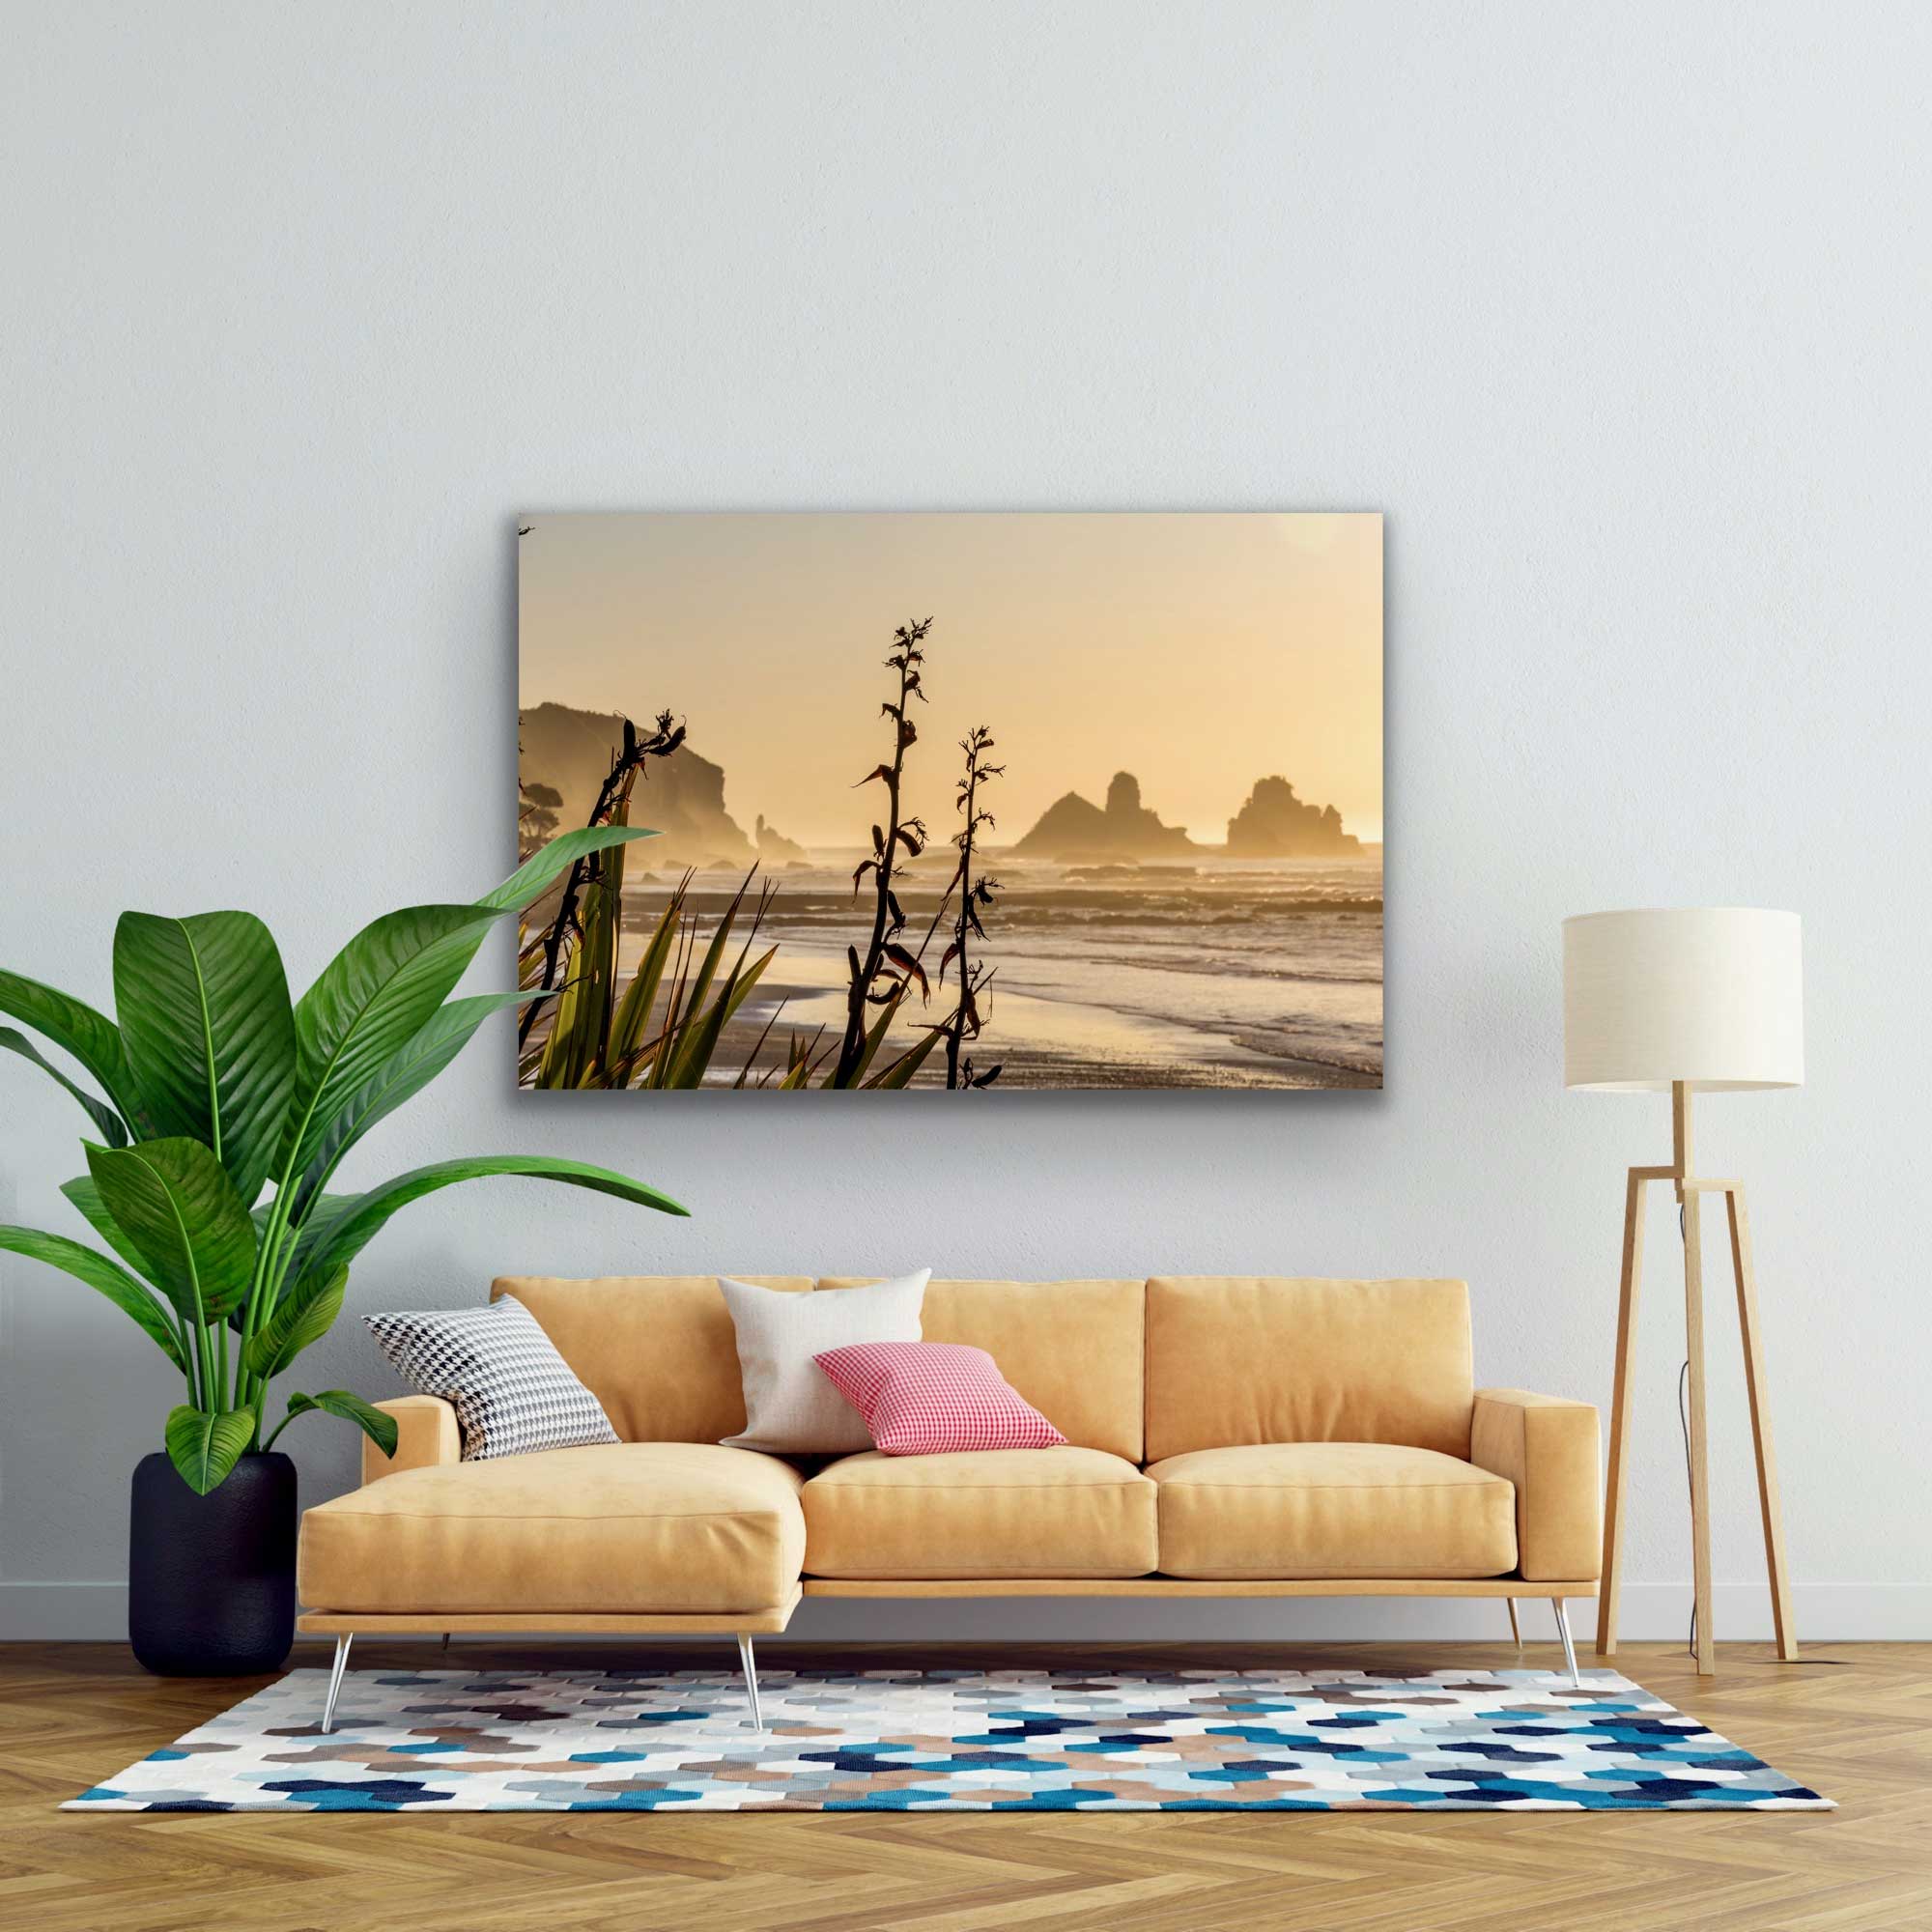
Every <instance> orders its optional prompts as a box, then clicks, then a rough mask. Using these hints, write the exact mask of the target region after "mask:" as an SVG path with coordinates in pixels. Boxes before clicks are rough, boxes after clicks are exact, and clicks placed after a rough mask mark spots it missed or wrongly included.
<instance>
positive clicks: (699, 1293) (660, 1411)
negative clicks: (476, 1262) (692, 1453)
mask: <svg viewBox="0 0 1932 1932" xmlns="http://www.w3.org/2000/svg"><path fill="white" fill-rule="evenodd" d="M734 1278H735V1279H736V1280H739V1281H749V1282H754V1283H756V1285H757V1286H758V1287H760V1288H781V1289H789V1290H791V1291H793V1292H794V1293H801V1294H803V1293H810V1288H811V1277H810V1275H803V1274H794V1275H775V1274H744V1275H738V1276H736V1277H734ZM503 1294H514V1295H515V1296H516V1297H517V1299H518V1300H519V1301H521V1302H522V1303H523V1304H524V1306H525V1307H526V1308H527V1309H528V1310H529V1311H530V1313H531V1314H532V1315H534V1316H535V1317H536V1318H537V1320H538V1321H540V1322H541V1323H542V1324H543V1330H544V1333H545V1334H546V1335H548V1336H549V1337H550V1339H551V1341H552V1342H553V1343H554V1345H555V1348H556V1351H557V1353H558V1354H559V1355H561V1356H562V1357H563V1359H564V1360H565V1361H566V1362H568V1363H569V1364H570V1366H571V1369H572V1370H573V1371H574V1372H575V1374H576V1376H577V1378H578V1379H579V1380H580V1381H582V1383H583V1384H584V1386H585V1387H586V1388H588V1389H589V1391H590V1392H591V1394H592V1395H594V1396H595V1397H596V1398H597V1400H598V1401H599V1402H600V1403H602V1404H603V1406H604V1413H605V1414H606V1415H608V1416H609V1417H610V1418H611V1427H612V1428H613V1429H614V1430H615V1431H616V1432H617V1434H618V1435H619V1437H621V1438H622V1440H624V1441H626V1442H722V1441H723V1440H724V1439H725V1436H727V1435H737V1434H738V1433H739V1431H741V1430H742V1429H743V1428H744V1426H745V1394H744V1388H743V1385H742V1384H741V1382H740V1381H739V1378H738V1331H737V1329H736V1328H734V1327H733V1326H732V1324H731V1317H730V1315H729V1313H728V1312H727V1311H726V1309H725V1296H724V1294H723V1293H721V1292H720V1290H719V1287H718V1277H717V1276H716V1275H715V1274H693V1275H601V1276H597V1277H594V1278H592V1279H590V1280H583V1281H573V1280H568V1279H564V1278H561V1277H558V1276H555V1275H526V1274H512V1275H503V1276H501V1277H500V1278H499V1279H498V1280H497V1281H495V1282H493V1283H492V1284H491V1286H490V1298H491V1300H493V1301H494V1300H496V1299H497V1296H498V1295H503Z"/></svg>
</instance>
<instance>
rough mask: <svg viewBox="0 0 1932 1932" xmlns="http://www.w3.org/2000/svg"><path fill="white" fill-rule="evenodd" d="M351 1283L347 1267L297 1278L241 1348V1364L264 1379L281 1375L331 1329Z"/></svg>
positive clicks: (251, 1373) (249, 1371)
mask: <svg viewBox="0 0 1932 1932" xmlns="http://www.w3.org/2000/svg"><path fill="white" fill-rule="evenodd" d="M348 1286H349V1270H348V1269H347V1268H346V1267H339V1268H335V1269H333V1270H331V1271H330V1272H329V1273H327V1274H323V1275H315V1276H312V1277H310V1278H309V1279H308V1280H306V1281H298V1282H297V1283H296V1285H295V1286H294V1287H293V1288H292V1289H290V1290H289V1292H288V1293H286V1294H284V1295H283V1296H282V1298H281V1299H280V1301H278V1302H277V1303H276V1304H275V1312H274V1313H273V1314H272V1315H271V1316H270V1318H269V1320H268V1321H267V1322H266V1323H265V1324H264V1325H263V1327H262V1329H261V1331H260V1333H258V1334H257V1335H256V1337H255V1338H254V1340H253V1341H252V1342H250V1343H249V1344H248V1346H247V1347H246V1348H245V1349H244V1350H242V1352H241V1366H242V1367H243V1368H244V1369H246V1370H247V1371H248V1373H249V1374H250V1375H251V1376H260V1377H261V1378H262V1379H263V1380H264V1381H267V1380H268V1379H269V1378H270V1377H271V1376H278V1375H280V1374H281V1372H282V1371H283V1370H284V1369H285V1368H287V1367H288V1365H289V1364H290V1363H291V1362H292V1361H294V1360H295V1358H296V1357H297V1356H298V1355H299V1354H300V1353H301V1351H302V1350H304V1349H306V1348H307V1347H308V1346H309V1345H310V1344H311V1343H312V1342H319V1341H321V1340H322V1338H323V1337H324V1336H325V1335H327V1333H328V1330H329V1325H330V1323H331V1322H333V1321H334V1320H335V1318H336V1317H337V1316H338V1315H339V1314H341V1312H342V1292H343V1290H344V1289H346V1288H347V1287H348Z"/></svg>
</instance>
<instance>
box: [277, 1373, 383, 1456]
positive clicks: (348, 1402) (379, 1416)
mask: <svg viewBox="0 0 1932 1932" xmlns="http://www.w3.org/2000/svg"><path fill="white" fill-rule="evenodd" d="M312 1410H319V1411H320V1412H321V1413H322V1414H324V1415H339V1416H340V1417H341V1418H342V1419H343V1421H345V1422H353V1423H354V1424H355V1426H356V1428H357V1429H359V1430H360V1431H361V1432H362V1433H363V1435H366V1436H367V1437H368V1438H369V1440H370V1441H371V1442H373V1443H374V1444H375V1445H376V1447H377V1448H379V1449H380V1450H381V1451H382V1452H383V1454H384V1455H385V1456H393V1455H394V1454H395V1453H396V1438H397V1436H398V1435H400V1434H401V1432H400V1430H399V1429H398V1428H397V1426H396V1418H395V1417H394V1416H393V1415H387V1414H384V1411H383V1410H382V1409H380V1408H378V1407H377V1406H376V1405H375V1404H374V1403H373V1402H364V1401H363V1400H362V1398H361V1397H360V1396H359V1395H353V1394H351V1393H350V1391H349V1390H348V1389H323V1390H322V1391H321V1392H320V1393H319V1394H316V1395H292V1396H290V1398H289V1412H288V1414H287V1415H285V1416H284V1417H283V1418H282V1420H281V1422H280V1423H279V1424H278V1425H277V1427H276V1430H275V1435H280V1434H281V1433H282V1431H283V1430H284V1429H286V1428H287V1427H288V1426H289V1424H290V1423H292V1422H293V1421H294V1420H295V1419H296V1417H297V1416H298V1415H307V1414H309V1413H310V1412H311V1411H312ZM275 1435H271V1436H270V1437H269V1440H270V1442H272V1441H273V1440H274V1439H275Z"/></svg>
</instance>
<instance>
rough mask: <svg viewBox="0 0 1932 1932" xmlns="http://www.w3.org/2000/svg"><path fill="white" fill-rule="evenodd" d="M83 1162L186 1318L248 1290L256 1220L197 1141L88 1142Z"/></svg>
mask: <svg viewBox="0 0 1932 1932" xmlns="http://www.w3.org/2000/svg"><path fill="white" fill-rule="evenodd" d="M87 1166H88V1171H89V1172H90V1173H91V1174H92V1175H93V1176H94V1180H95V1184H96V1185H97V1186H98V1187H99V1190H100V1200H101V1203H102V1205H103V1206H104V1207H105V1208H106V1209H107V1211H108V1213H110V1214H111V1215H113V1217H114V1219H115V1220H116V1222H118V1223H119V1224H120V1227H121V1231H122V1233H123V1234H125V1235H126V1236H127V1237H128V1241H129V1243H130V1244H131V1245H132V1246H133V1248H134V1250H135V1252H136V1253H138V1254H139V1255H140V1256H141V1257H142V1259H143V1260H144V1261H145V1262H146V1263H147V1269H146V1272H147V1273H148V1274H149V1275H151V1276H152V1277H153V1278H154V1280H155V1281H156V1283H158V1284H159V1286H160V1287H161V1289H162V1290H163V1292H164V1293H166V1294H167V1297H168V1299H169V1300H170V1301H172V1302H173V1303H174V1305H175V1308H176V1310H177V1311H178V1312H179V1313H180V1314H181V1316H182V1317H183V1319H184V1320H185V1321H193V1322H195V1323H197V1324H199V1323H201V1322H205V1321H217V1320H218V1319H219V1318H220V1317H222V1316H224V1315H226V1314H227V1313H228V1311H229V1310H230V1309H231V1308H233V1307H235V1306H236V1305H237V1304H238V1303H239V1302H240V1301H241V1299H242V1298H243V1297H244V1296H245V1295H246V1294H247V1293H248V1281H249V1277H250V1275H251V1274H252V1273H253V1271H254V1267H255V1224H254V1222H252V1221H251V1220H250V1219H249V1218H248V1209H247V1208H246V1207H245V1206H244V1205H243V1203H242V1200H241V1196H240V1195H239V1194H238V1193H236V1191H235V1183H234V1182H233V1181H232V1180H231V1179H229V1178H228V1170H227V1169H226V1168H224V1167H223V1166H222V1165H221V1163H220V1162H219V1161H218V1160H216V1159H215V1157H214V1155H213V1153H212V1152H211V1151H209V1150H208V1149H207V1148H205V1147H203V1146H202V1144H201V1143H200V1142H199V1141H191V1140H186V1139H171V1140H160V1141H142V1142H141V1143H139V1144H138V1145H137V1146H134V1147H130V1148H103V1147H89V1149H88V1150H87Z"/></svg>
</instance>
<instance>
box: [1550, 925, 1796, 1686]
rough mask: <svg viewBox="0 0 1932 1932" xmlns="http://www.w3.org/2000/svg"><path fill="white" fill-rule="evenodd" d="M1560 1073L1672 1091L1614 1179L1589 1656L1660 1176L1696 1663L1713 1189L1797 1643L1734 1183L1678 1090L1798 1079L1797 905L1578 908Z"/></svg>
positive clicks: (1617, 1576) (1786, 1624) (1614, 1546)
mask: <svg viewBox="0 0 1932 1932" xmlns="http://www.w3.org/2000/svg"><path fill="white" fill-rule="evenodd" d="M1563 1047H1564V1084H1565V1085H1566V1086H1569V1087H1574V1088H1580V1089H1584V1090H1586V1091H1594V1092H1597V1093H1606V1094H1665V1093H1667V1094H1669V1095H1670V1123H1671V1151H1670V1165H1669V1166H1668V1167H1634V1168H1632V1169H1631V1170H1630V1179H1629V1182H1628V1184H1627V1185H1626V1187H1625V1190H1624V1260H1623V1288H1622V1294H1621V1297H1620V1299H1619V1302H1618V1307H1617V1366H1616V1384H1615V1388H1614V1390H1613V1392H1612V1395H1611V1401H1610V1466H1609V1487H1608V1493H1607V1494H1606V1496H1605V1502H1604V1569H1603V1581H1602V1586H1601V1596H1600V1600H1599V1603H1598V1608H1597V1655H1598V1656H1599V1657H1610V1656H1613V1655H1614V1654H1615V1652H1616V1647H1617V1597H1618V1591H1619V1589H1620V1587H1621V1585H1622V1582H1623V1569H1622V1542H1623V1524H1624V1492H1625V1490H1626V1488H1627V1487H1628V1464H1629V1452H1630V1413H1631V1392H1632V1391H1631V1382H1632V1375H1631V1371H1632V1362H1633V1358H1634V1354H1635V1350H1636V1317H1637V1297H1638V1292H1639V1290H1640V1288H1641V1286H1642V1280H1643V1209H1644V1205H1645V1189H1646V1188H1647V1187H1648V1186H1649V1185H1650V1184H1651V1183H1652V1182H1653V1181H1668V1182H1670V1184H1671V1186H1672V1188H1673V1189H1674V1191H1675V1193H1676V1196H1677V1200H1678V1202H1679V1204H1680V1205H1681V1207H1682V1208H1683V1221H1684V1325H1685V1354H1686V1356H1687V1358H1688V1361H1689V1367H1690V1374H1689V1378H1688V1379H1689V1382H1690V1431H1689V1433H1690V1539H1691V1563H1692V1568H1693V1570H1694V1572H1695V1577H1696V1601H1697V1623H1696V1633H1697V1635H1696V1652H1697V1670H1698V1674H1699V1675H1700V1676H1705V1677H1708V1676H1711V1675H1712V1674H1714V1673H1715V1671H1716V1669H1717V1655H1718V1654H1717V1631H1716V1627H1715V1620H1714V1618H1713V1616H1712V1613H1711V1508H1710V1464H1709V1454H1708V1448H1707V1444H1706V1437H1705V1404H1704V1270H1703V1250H1702V1245H1701V1239H1700V1237H1701V1235H1702V1232H1703V1209H1704V1203H1705V1200H1706V1198H1707V1197H1709V1196H1720V1197H1721V1198H1722V1200H1723V1204H1724V1213H1725V1218H1726V1221H1727V1222H1728V1224H1729V1229H1730V1237H1731V1271H1732V1274H1733V1277H1734V1278H1735V1280H1736V1283H1737V1292H1738V1327H1739V1330H1740V1333H1741V1335H1742V1338H1743V1342H1744V1355H1745V1388H1746V1392H1747V1395H1748V1397H1749V1402H1750V1419H1751V1435H1752V1436H1753V1438H1754V1440H1755V1443H1756V1447H1757V1492H1758V1506H1759V1510H1760V1513H1761V1514H1762V1516H1763V1519H1764V1553H1765V1562H1766V1566H1767V1568H1768V1569H1769V1571H1770V1575H1771V1612H1772V1618H1773V1622H1774V1625H1775V1627H1776V1633H1777V1654H1778V1656H1779V1657H1781V1658H1784V1659H1786V1660H1790V1659H1793V1658H1795V1657H1796V1656H1797V1655H1798V1638H1797V1634H1796V1633H1795V1631H1794V1630H1793V1629H1792V1623H1791V1601H1790V1590H1789V1586H1788V1584H1787V1582H1786V1578H1785V1569H1784V1528H1783V1523H1782V1521H1781V1520H1780V1518H1779V1514H1778V1504H1777V1461H1776V1456H1775V1455H1774V1454H1773V1451H1772V1442H1771V1407H1770V1398H1769V1396H1768V1394H1767V1393H1766V1389H1765V1380H1764V1352H1763V1347H1762V1343H1761V1339H1760V1335H1759V1329H1758V1313H1757V1278H1756V1275H1755V1272H1754V1270H1753V1268H1752V1264H1751V1244H1750V1223H1749V1221H1748V1219H1747V1216H1746V1212H1745V1190H1744V1183H1743V1182H1742V1181H1739V1180H1711V1179H1705V1178H1704V1177H1702V1176H1700V1175H1699V1174H1698V1173H1697V1172H1696V1169H1695V1165H1694V1162H1693V1158H1692V1154H1691V1138H1690V1096H1691V1095H1692V1094H1696V1093H1700V1092H1701V1093H1706V1094H1722V1093H1739V1092H1747V1091H1751V1090H1755V1089H1760V1088H1767V1087H1796V1086H1798V1085H1799V1084H1800V1083H1801V1082H1802V1081H1803V1080H1804V1001H1803V975H1802V970H1801V965H1800V942H1799V922H1798V915H1797V914H1796V913H1790V912H1755V911H1740V910H1695V911H1667V912H1663V911H1660V912H1598V913H1586V914H1585V915H1583V916H1582V917H1581V918H1578V919H1568V920H1565V921H1564V922H1563Z"/></svg>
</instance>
